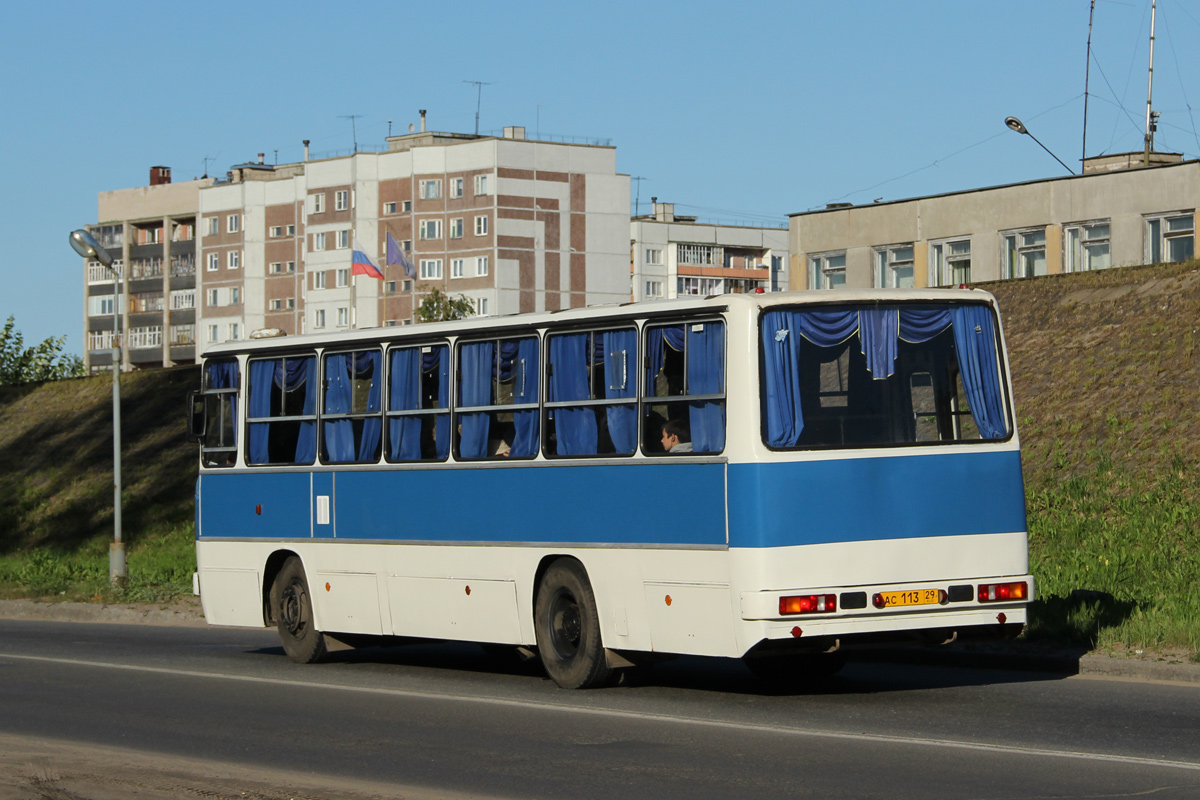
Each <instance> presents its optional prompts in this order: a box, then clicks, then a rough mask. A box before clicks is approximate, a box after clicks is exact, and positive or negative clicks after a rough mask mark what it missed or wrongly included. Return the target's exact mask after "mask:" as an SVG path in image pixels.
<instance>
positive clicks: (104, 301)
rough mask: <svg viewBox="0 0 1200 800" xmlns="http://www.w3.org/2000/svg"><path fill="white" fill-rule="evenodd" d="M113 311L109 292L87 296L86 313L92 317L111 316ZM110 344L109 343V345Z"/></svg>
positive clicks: (111, 297)
mask: <svg viewBox="0 0 1200 800" xmlns="http://www.w3.org/2000/svg"><path fill="white" fill-rule="evenodd" d="M112 313H113V296H112V295H111V294H101V295H93V296H91V297H89V298H88V314H89V315H90V316H93V317H103V316H109V317H111V316H112ZM110 346H111V345H110Z"/></svg>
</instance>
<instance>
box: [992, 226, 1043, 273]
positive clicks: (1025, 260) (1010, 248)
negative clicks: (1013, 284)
mask: <svg viewBox="0 0 1200 800" xmlns="http://www.w3.org/2000/svg"><path fill="white" fill-rule="evenodd" d="M1003 236H1004V264H1003V272H1002V274H1003V276H1004V277H1005V278H1033V277H1036V276H1038V275H1045V274H1046V229H1045V228H1038V229H1036V230H1030V231H1012V232H1009V233H1005V234H1003Z"/></svg>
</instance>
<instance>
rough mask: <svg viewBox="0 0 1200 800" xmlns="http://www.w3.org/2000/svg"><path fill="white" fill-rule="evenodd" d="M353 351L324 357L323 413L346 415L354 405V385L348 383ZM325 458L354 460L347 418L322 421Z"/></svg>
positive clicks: (333, 460) (350, 428) (352, 426)
mask: <svg viewBox="0 0 1200 800" xmlns="http://www.w3.org/2000/svg"><path fill="white" fill-rule="evenodd" d="M353 359H354V355H353V354H352V353H335V354H333V355H330V356H326V357H325V413H326V414H331V415H333V414H349V413H350V412H351V411H352V410H353V408H354V406H353V402H354V386H353V384H352V383H351V377H350V366H351V363H352V361H353ZM323 427H324V431H323V432H324V435H325V457H326V458H328V459H329V460H330V461H332V462H335V463H338V462H340V463H345V462H348V461H353V460H354V423H352V422H351V421H350V420H348V419H334V420H325V421H324V423H323Z"/></svg>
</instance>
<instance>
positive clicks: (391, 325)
mask: <svg viewBox="0 0 1200 800" xmlns="http://www.w3.org/2000/svg"><path fill="white" fill-rule="evenodd" d="M383 327H385V328H394V327H396V320H394V319H385V320H384V321H383Z"/></svg>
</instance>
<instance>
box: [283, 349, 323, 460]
mask: <svg viewBox="0 0 1200 800" xmlns="http://www.w3.org/2000/svg"><path fill="white" fill-rule="evenodd" d="M316 366H317V359H316V357H314V356H308V357H306V358H285V359H281V360H279V361H277V362H276V367H275V385H276V386H278V387H279V388H280V389H283V390H284V391H285V392H298V391H300V390H301V389H303V390H304V399H303V404H302V406H301V410H300V413H301V414H303V415H304V416H311V417H315V416H316V414H317V393H316V391H314V387H313V381H312V380H311V378H312V377H313V373H315V372H316ZM316 456H317V423H316V422H315V421H314V420H304V421H302V422H301V423H300V432H299V434H298V435H297V437H296V458H295V463H297V464H311V463H312V462H313V460H314V459H315V458H316Z"/></svg>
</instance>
